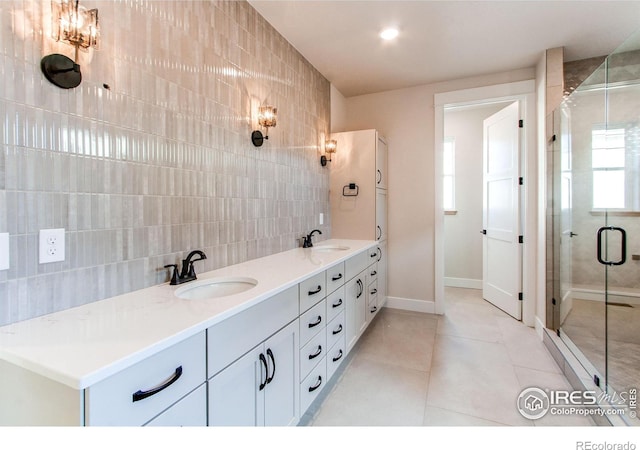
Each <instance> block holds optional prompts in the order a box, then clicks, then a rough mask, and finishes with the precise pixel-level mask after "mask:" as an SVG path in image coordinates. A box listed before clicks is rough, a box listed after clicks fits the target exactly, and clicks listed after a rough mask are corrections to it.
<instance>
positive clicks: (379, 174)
mask: <svg viewBox="0 0 640 450" xmlns="http://www.w3.org/2000/svg"><path fill="white" fill-rule="evenodd" d="M376 172H378V180H377V184H380V183H381V182H382V172H381V171H380V169H377V170H376Z"/></svg>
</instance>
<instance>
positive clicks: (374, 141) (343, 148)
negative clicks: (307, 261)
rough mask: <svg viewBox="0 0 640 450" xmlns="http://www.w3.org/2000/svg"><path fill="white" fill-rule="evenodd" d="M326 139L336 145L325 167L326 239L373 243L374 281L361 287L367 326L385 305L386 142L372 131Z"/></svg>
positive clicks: (337, 135)
mask: <svg viewBox="0 0 640 450" xmlns="http://www.w3.org/2000/svg"><path fill="white" fill-rule="evenodd" d="M331 139H335V140H336V142H337V150H336V153H334V154H333V155H332V161H331V162H330V163H329V165H330V170H331V175H330V178H331V183H330V203H331V234H332V237H334V238H345V239H346V238H349V239H371V240H377V241H378V248H377V250H376V252H377V256H375V257H376V258H377V261H378V262H377V268H376V270H377V278H376V277H374V278H371V279H372V280H373V281H372V282H371V285H367V286H365V288H366V289H365V290H366V294H367V297H368V302H366V303H367V304H365V308H366V311H365V316H366V320H367V321H369V320H370V319H371V318H373V316H375V314H376V313H377V312H378V311H379V310H380V308H381V307H382V306H383V305H384V303H385V302H386V300H387V236H388V233H387V197H388V196H387V194H388V187H389V186H388V176H387V141H386V139H385V138H384V137H382V136H380V134H379V133H378V131H377V130H360V131H346V132H342V133H333V134H332V135H331ZM370 256H371V257H374V256H373V255H370ZM368 279H369V278H368Z"/></svg>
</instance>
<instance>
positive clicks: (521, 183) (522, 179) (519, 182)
mask: <svg viewBox="0 0 640 450" xmlns="http://www.w3.org/2000/svg"><path fill="white" fill-rule="evenodd" d="M518 184H520V186H522V185H524V177H520V178H518Z"/></svg>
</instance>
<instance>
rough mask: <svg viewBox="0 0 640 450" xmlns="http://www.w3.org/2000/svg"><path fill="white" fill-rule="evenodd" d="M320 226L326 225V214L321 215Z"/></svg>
mask: <svg viewBox="0 0 640 450" xmlns="http://www.w3.org/2000/svg"><path fill="white" fill-rule="evenodd" d="M320 225H324V214H323V213H320Z"/></svg>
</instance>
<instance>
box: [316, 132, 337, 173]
mask: <svg viewBox="0 0 640 450" xmlns="http://www.w3.org/2000/svg"><path fill="white" fill-rule="evenodd" d="M337 149H338V142H337V141H336V140H334V139H330V140H328V141H325V143H324V153H325V154H324V155H322V156H320V165H321V166H322V167H324V166H326V165H327V163H328V162H331V155H332V154H333V153H335V152H336V150H337ZM327 155H329V158H327Z"/></svg>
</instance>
